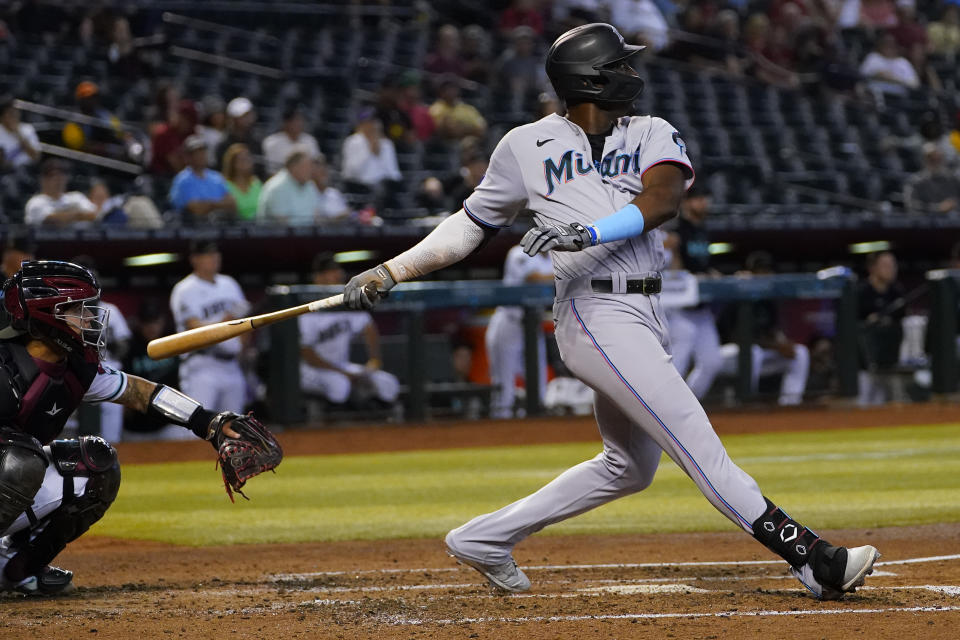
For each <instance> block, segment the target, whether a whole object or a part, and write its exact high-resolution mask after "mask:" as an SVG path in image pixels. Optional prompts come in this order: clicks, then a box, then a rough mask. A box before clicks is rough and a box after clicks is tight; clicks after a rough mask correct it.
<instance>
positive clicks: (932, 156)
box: [903, 142, 960, 213]
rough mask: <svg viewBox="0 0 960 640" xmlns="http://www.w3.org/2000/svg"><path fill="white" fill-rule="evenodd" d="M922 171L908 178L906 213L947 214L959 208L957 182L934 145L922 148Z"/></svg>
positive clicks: (939, 150)
mask: <svg viewBox="0 0 960 640" xmlns="http://www.w3.org/2000/svg"><path fill="white" fill-rule="evenodd" d="M923 165H924V168H923V170H922V171H920V172H919V173H917V174H915V175H913V176H910V179H909V180H908V181H907V184H906V186H905V187H904V189H903V200H904V203H905V204H906V206H907V210H908V211H911V212H913V213H947V212H950V211H956V210H957V209H958V207H960V178H958V177H957V175H956V174H955V173H953V172H952V171H950V170H949V169H948V168H947V166H946V163H945V162H944V158H943V151H942V150H941V149H940V148H939V147H938V146H937V144H936V143H935V142H925V143H924V145H923Z"/></svg>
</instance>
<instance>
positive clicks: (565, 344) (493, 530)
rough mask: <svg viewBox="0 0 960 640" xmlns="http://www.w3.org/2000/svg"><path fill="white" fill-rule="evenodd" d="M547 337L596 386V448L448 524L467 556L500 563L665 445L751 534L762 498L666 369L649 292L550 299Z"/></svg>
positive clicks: (648, 476) (644, 473)
mask: <svg viewBox="0 0 960 640" xmlns="http://www.w3.org/2000/svg"><path fill="white" fill-rule="evenodd" d="M554 315H555V317H556V319H557V344H558V345H559V346H560V350H561V355H562V357H563V361H564V363H565V364H566V365H567V367H568V368H569V369H570V370H571V371H572V372H573V373H574V374H575V375H576V376H577V377H578V378H579V379H581V380H582V381H583V382H585V383H586V384H588V385H589V386H590V387H592V388H593V389H594V390H595V391H596V392H597V400H596V416H597V425H598V427H599V429H600V435H601V436H602V437H603V452H602V453H600V454H599V455H597V456H596V457H595V458H593V459H591V460H587V461H586V462H582V463H580V464H579V465H577V466H575V467H573V468H571V469H569V470H567V471H565V472H564V473H562V474H561V475H560V476H558V477H557V478H556V479H554V480H553V481H552V482H550V484H548V485H546V486H545V487H543V488H542V489H540V490H539V491H537V492H536V493H534V494H532V495H530V496H527V497H526V498H523V499H521V500H518V501H517V502H514V503H513V504H511V505H508V506H506V507H504V508H502V509H500V510H498V511H494V512H493V513H488V514H486V515H482V516H478V517H476V518H474V519H473V520H471V521H470V522H468V523H466V524H465V525H463V526H462V527H459V528H457V529H454V530H453V531H451V532H450V534H449V537H448V540H449V541H450V542H451V544H453V545H455V546H456V548H457V550H458V552H460V553H462V554H463V555H465V556H466V557H468V558H471V559H474V560H477V561H480V562H487V563H499V562H505V561H506V560H507V557H508V556H509V554H510V552H511V551H512V549H513V547H514V545H516V544H517V543H518V542H520V541H521V540H523V539H524V538H526V537H527V536H529V535H530V534H532V533H534V532H536V531H539V530H540V529H542V528H544V527H545V526H547V525H550V524H553V523H555V522H559V521H561V520H565V519H567V518H570V517H572V516H575V515H577V514H580V513H583V512H585V511H588V510H590V509H593V508H594V507H598V506H600V505H602V504H606V503H607V502H610V501H611V500H614V499H616V498H620V497H623V496H626V495H629V494H632V493H636V492H637V491H641V490H643V489H645V488H646V487H647V486H649V484H650V482H651V481H652V480H653V476H654V474H655V473H656V469H657V464H658V463H659V460H660V454H661V452H664V451H665V452H666V453H667V455H669V456H670V458H672V459H673V461H674V462H676V463H677V464H678V465H679V466H680V467H681V468H682V469H683V470H684V471H685V472H686V473H687V475H688V476H690V478H691V479H692V480H693V481H694V482H695V483H696V485H697V487H698V488H699V489H700V491H701V492H702V493H703V494H704V496H705V497H706V498H707V499H708V500H709V501H710V503H711V504H713V506H714V507H716V508H717V509H718V510H719V511H720V512H721V513H723V514H724V515H725V516H727V517H728V518H729V519H730V520H732V521H733V522H734V523H735V524H737V526H739V527H740V528H741V529H743V530H745V531H748V532H751V533H752V531H753V529H752V524H753V522H754V521H755V520H756V519H757V518H758V517H760V515H761V514H762V513H763V511H764V508H765V506H766V503H765V501H764V498H763V495H762V494H761V492H760V488H759V487H758V486H757V483H756V482H755V481H754V480H753V478H751V477H750V476H749V475H747V474H746V473H745V472H744V471H743V470H741V469H740V468H739V467H737V466H736V465H735V464H734V463H733V461H732V460H730V458H729V456H728V455H727V452H726V449H724V447H723V444H722V443H721V442H720V439H719V438H718V437H717V434H716V433H715V432H714V431H713V427H712V426H711V425H710V421H709V420H708V419H707V415H706V413H704V411H703V408H702V407H701V406H700V403H699V402H698V401H697V399H696V396H694V395H693V392H692V391H690V388H689V387H688V386H687V384H686V383H685V382H684V380H683V378H682V377H680V374H679V373H677V370H676V369H675V368H674V366H673V364H672V362H671V359H670V355H669V354H668V353H667V350H666V348H667V345H668V344H669V341H668V338H667V336H666V332H665V330H664V327H663V324H662V322H661V319H662V318H663V311H662V309H661V308H660V301H659V298H658V297H655V296H643V295H619V296H609V297H598V296H594V297H587V298H578V299H575V300H565V301H558V302H557V303H556V305H555V307H554Z"/></svg>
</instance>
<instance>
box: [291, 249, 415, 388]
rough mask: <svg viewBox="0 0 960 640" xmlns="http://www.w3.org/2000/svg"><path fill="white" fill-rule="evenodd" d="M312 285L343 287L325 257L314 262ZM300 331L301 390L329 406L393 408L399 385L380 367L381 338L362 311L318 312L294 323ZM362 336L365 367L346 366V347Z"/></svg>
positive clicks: (339, 270)
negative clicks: (352, 403) (357, 403)
mask: <svg viewBox="0 0 960 640" xmlns="http://www.w3.org/2000/svg"><path fill="white" fill-rule="evenodd" d="M311 271H312V273H313V284H319V285H332V284H343V283H344V282H345V280H346V277H345V276H344V273H343V269H342V268H341V267H340V265H339V264H337V263H336V262H334V260H333V256H332V255H331V254H329V253H321V254H319V255H317V256H316V257H315V258H314V260H313V265H312V268H311ZM298 324H299V328H300V358H301V360H300V386H301V388H303V390H304V391H306V392H308V393H312V394H314V395H319V396H322V397H324V398H326V399H327V400H328V401H329V402H332V403H334V404H343V403H345V402H346V401H347V400H349V399H350V398H351V396H353V397H354V398H355V399H358V400H364V399H366V398H370V397H372V398H376V399H377V400H379V401H380V402H383V403H387V404H393V403H394V402H396V400H397V396H398V394H399V393H400V383H399V381H398V380H397V377H396V376H395V375H393V374H392V373H388V372H386V371H383V370H382V369H381V368H380V367H381V365H382V362H381V360H380V334H379V332H378V331H377V325H375V324H374V323H373V318H372V317H371V316H370V314H369V313H367V312H365V311H319V312H317V313H308V314H306V315H302V316H300V317H299V318H298ZM360 333H363V336H364V340H365V342H366V346H367V362H366V364H364V365H361V364H357V363H355V362H350V342H351V341H352V340H353V337H354V336H355V335H358V334H360Z"/></svg>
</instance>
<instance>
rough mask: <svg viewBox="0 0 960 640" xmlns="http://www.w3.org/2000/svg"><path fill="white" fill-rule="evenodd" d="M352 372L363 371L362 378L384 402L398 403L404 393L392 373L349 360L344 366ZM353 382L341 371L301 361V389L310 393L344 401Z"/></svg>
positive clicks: (363, 382) (340, 401) (331, 400)
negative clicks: (369, 369) (401, 392)
mask: <svg viewBox="0 0 960 640" xmlns="http://www.w3.org/2000/svg"><path fill="white" fill-rule="evenodd" d="M341 366H342V367H343V368H344V369H346V370H347V371H349V372H351V373H362V374H363V376H362V378H361V379H360V380H359V381H358V382H359V383H360V384H361V385H364V386H365V387H366V390H368V391H370V392H372V393H373V396H374V397H375V398H377V399H379V400H382V401H383V402H394V401H396V399H397V396H398V395H399V394H400V382H399V381H398V380H397V377H396V376H395V375H393V374H392V373H389V372H387V371H383V370H380V369H378V370H376V371H367V369H366V367H364V366H363V365H359V364H356V363H354V362H348V363H346V364H344V365H341ZM353 386H354V385H353V382H352V381H351V380H350V378H348V377H347V376H345V375H343V374H342V373H340V372H339V371H333V370H332V369H320V368H318V367H311V366H310V365H308V364H303V363H301V364H300V388H301V389H303V390H304V391H307V392H309V393H313V394H316V395H320V396H323V397H324V398H326V399H327V400H329V401H330V402H333V403H336V404H342V403H344V402H346V401H347V399H348V398H349V397H350V392H351V391H352V390H353Z"/></svg>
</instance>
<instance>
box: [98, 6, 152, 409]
mask: <svg viewBox="0 0 960 640" xmlns="http://www.w3.org/2000/svg"><path fill="white" fill-rule="evenodd" d="M109 40H110V43H109V45H108V46H107V61H108V62H109V64H110V67H109V69H110V75H111V76H120V77H123V78H126V79H128V80H133V81H136V80H139V79H141V78H144V77H150V76H152V75H153V71H154V69H153V65H152V64H150V62H149V60H148V59H147V58H146V57H145V56H144V55H143V52H142V51H141V50H139V49H137V44H136V41H134V39H133V34H132V33H131V32H130V21H129V20H127V19H126V18H125V17H123V16H118V17H115V18H114V19H113V22H112V24H111V27H110V34H109ZM117 406H119V405H117Z"/></svg>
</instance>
